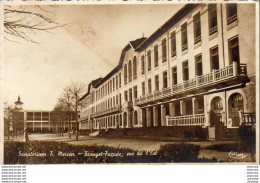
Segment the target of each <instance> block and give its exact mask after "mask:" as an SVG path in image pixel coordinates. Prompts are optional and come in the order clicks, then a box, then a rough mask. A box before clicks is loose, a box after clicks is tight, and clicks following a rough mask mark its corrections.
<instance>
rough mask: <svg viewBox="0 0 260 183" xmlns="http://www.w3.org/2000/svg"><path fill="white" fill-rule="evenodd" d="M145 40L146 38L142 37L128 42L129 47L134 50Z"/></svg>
mask: <svg viewBox="0 0 260 183" xmlns="http://www.w3.org/2000/svg"><path fill="white" fill-rule="evenodd" d="M146 39H147V38H146V37H142V38H139V39H136V40H134V41H130V44H131V46H132V47H133V48H134V49H136V48H137V47H138V46H139V45H140V44H141V43H142V42H144V41H145V40H146Z"/></svg>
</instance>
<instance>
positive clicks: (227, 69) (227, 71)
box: [215, 65, 233, 80]
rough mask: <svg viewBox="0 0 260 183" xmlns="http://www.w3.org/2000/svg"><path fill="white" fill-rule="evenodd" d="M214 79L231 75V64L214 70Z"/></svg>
mask: <svg viewBox="0 0 260 183" xmlns="http://www.w3.org/2000/svg"><path fill="white" fill-rule="evenodd" d="M215 76H216V80H221V79H224V78H228V77H230V76H233V65H229V66H227V67H224V68H222V69H219V70H216V71H215Z"/></svg>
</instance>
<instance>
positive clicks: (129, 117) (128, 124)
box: [127, 111, 132, 128]
mask: <svg viewBox="0 0 260 183" xmlns="http://www.w3.org/2000/svg"><path fill="white" fill-rule="evenodd" d="M131 120H132V119H131V112H130V111H128V112H127V128H131Z"/></svg>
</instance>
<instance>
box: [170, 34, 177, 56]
mask: <svg viewBox="0 0 260 183" xmlns="http://www.w3.org/2000/svg"><path fill="white" fill-rule="evenodd" d="M171 55H172V57H175V56H176V35H175V31H174V32H172V33H171Z"/></svg>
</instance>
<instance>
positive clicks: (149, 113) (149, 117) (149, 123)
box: [146, 107, 152, 127]
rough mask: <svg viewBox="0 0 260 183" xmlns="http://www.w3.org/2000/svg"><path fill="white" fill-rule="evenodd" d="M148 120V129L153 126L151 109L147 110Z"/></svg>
mask: <svg viewBox="0 0 260 183" xmlns="http://www.w3.org/2000/svg"><path fill="white" fill-rule="evenodd" d="M146 119H147V127H150V126H151V122H152V120H151V108H149V107H148V108H146Z"/></svg>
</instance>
